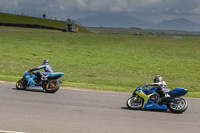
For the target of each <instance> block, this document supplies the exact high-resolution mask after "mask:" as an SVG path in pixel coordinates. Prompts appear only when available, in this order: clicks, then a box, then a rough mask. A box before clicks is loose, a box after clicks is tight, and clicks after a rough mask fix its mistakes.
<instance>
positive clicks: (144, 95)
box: [135, 89, 167, 110]
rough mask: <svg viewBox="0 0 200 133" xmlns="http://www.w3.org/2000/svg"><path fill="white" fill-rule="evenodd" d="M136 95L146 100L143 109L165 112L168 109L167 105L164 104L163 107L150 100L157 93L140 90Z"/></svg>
mask: <svg viewBox="0 0 200 133" xmlns="http://www.w3.org/2000/svg"><path fill="white" fill-rule="evenodd" d="M135 93H136V94H137V95H138V96H140V97H142V98H143V99H144V103H143V107H142V108H143V109H164V110H166V109H167V106H166V105H164V104H163V105H162V106H159V105H158V104H156V103H154V102H153V101H152V100H151V99H150V96H152V95H156V93H155V92H153V91H151V90H147V89H143V90H138V91H136V92H135Z"/></svg>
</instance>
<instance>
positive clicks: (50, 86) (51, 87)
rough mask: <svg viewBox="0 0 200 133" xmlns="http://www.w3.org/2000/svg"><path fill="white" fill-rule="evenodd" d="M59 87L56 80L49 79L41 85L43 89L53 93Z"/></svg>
mask: <svg viewBox="0 0 200 133" xmlns="http://www.w3.org/2000/svg"><path fill="white" fill-rule="evenodd" d="M59 88H60V83H59V82H58V81H56V80H51V81H50V83H49V84H46V85H44V86H43V89H44V90H45V91H46V92H47V93H54V92H56V91H58V89H59Z"/></svg>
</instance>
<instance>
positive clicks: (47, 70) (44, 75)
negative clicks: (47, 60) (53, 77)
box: [29, 64, 53, 80]
mask: <svg viewBox="0 0 200 133" xmlns="http://www.w3.org/2000/svg"><path fill="white" fill-rule="evenodd" d="M40 69H44V71H45V72H38V74H39V75H40V76H41V79H42V80H46V79H47V77H48V75H49V74H50V73H53V70H52V68H51V66H50V65H49V64H45V65H42V66H39V67H36V68H33V69H31V70H29V71H30V72H32V71H36V70H40Z"/></svg>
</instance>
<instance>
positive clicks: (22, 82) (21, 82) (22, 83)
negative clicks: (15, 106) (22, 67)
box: [16, 78, 28, 90]
mask: <svg viewBox="0 0 200 133" xmlns="http://www.w3.org/2000/svg"><path fill="white" fill-rule="evenodd" d="M27 83H28V81H27V80H26V79H25V78H22V79H20V80H19V81H18V82H17V83H16V89H18V90H25V89H26V86H27Z"/></svg>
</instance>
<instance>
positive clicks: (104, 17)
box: [75, 13, 154, 28]
mask: <svg viewBox="0 0 200 133" xmlns="http://www.w3.org/2000/svg"><path fill="white" fill-rule="evenodd" d="M75 20H76V21H77V22H79V23H81V24H83V25H85V26H91V27H99V26H105V27H114V28H122V27H123V28H129V27H142V26H152V25H154V24H153V23H151V22H146V21H143V20H140V19H138V18H136V17H133V16H128V15H120V14H116V13H113V14H97V15H93V16H89V17H86V18H78V19H75Z"/></svg>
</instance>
